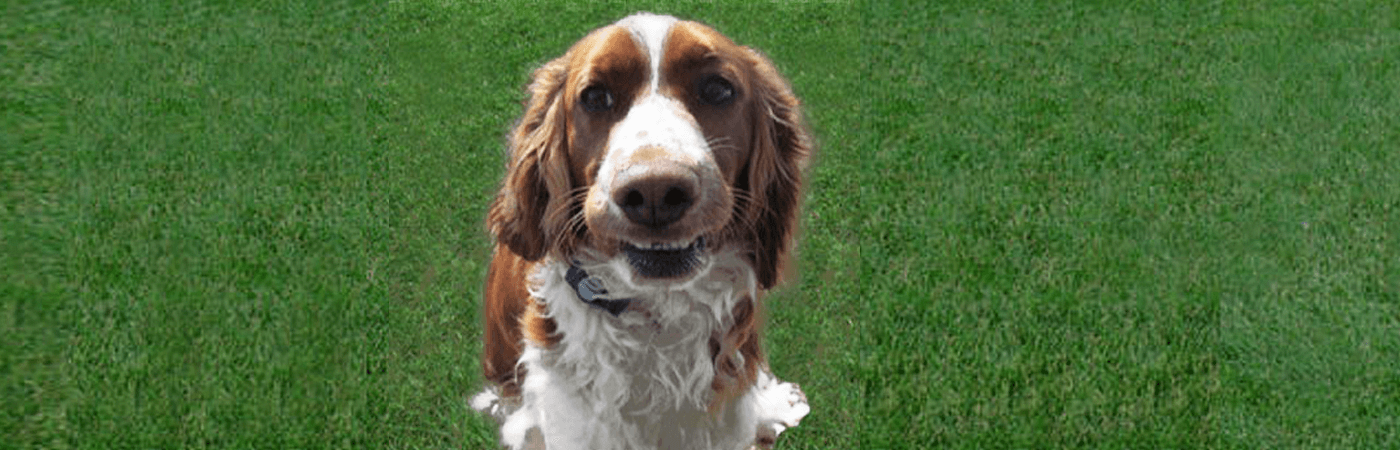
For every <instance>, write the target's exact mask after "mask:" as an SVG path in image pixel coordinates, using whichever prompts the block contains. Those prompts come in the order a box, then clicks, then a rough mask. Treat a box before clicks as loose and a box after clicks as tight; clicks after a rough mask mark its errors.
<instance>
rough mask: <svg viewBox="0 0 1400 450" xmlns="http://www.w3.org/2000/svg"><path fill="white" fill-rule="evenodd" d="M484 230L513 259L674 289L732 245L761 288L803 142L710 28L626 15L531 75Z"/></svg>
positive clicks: (788, 213)
mask: <svg viewBox="0 0 1400 450" xmlns="http://www.w3.org/2000/svg"><path fill="white" fill-rule="evenodd" d="M530 91H531V92H530V93H531V96H530V99H529V100H528V101H527V102H526V114H525V116H524V117H522V119H521V122H520V123H519V124H518V125H517V127H516V130H515V132H514V133H513V136H512V155H511V163H510V165H509V166H508V167H509V174H508V175H507V178H506V182H505V186H504V188H503V189H502V192H501V195H500V196H498V198H497V199H496V202H495V203H494V204H493V206H492V210H491V213H490V218H489V222H490V225H491V228H492V231H493V232H494V233H495V234H496V235H497V237H498V239H500V240H501V241H502V242H503V243H505V244H506V245H508V246H509V247H510V248H511V249H512V250H513V251H515V252H516V253H518V254H520V255H521V256H523V257H525V258H526V259H535V258H539V257H541V256H543V255H544V254H547V253H548V254H553V255H554V256H555V257H556V258H561V259H567V260H589V262H591V263H595V264H608V265H611V266H614V267H616V268H618V270H616V272H619V274H620V275H621V276H622V277H623V278H624V279H625V280H626V281H628V282H629V284H632V285H633V286H647V285H674V284H683V283H684V282H685V281H687V280H689V279H691V278H693V277H695V276H697V275H698V274H701V273H703V272H704V270H705V268H706V267H707V266H708V264H709V258H711V256H712V255H713V254H715V252H716V251H718V250H719V249H721V248H725V247H727V246H737V248H739V249H741V253H743V254H744V256H745V257H747V258H748V259H749V261H750V262H751V263H752V264H753V265H754V269H755V272H756V273H757V274H758V278H759V282H760V284H761V285H763V286H764V287H769V286H771V285H772V284H773V283H774V282H775V281H776V278H777V275H778V273H779V272H780V268H779V265H780V264H781V261H782V259H783V257H784V255H785V253H786V248H787V244H788V242H787V241H788V240H789V239H790V236H789V235H790V233H791V230H792V228H793V227H794V224H793V222H794V220H795V213H796V206H797V201H798V197H799V192H798V191H799V186H800V173H801V168H802V166H803V165H804V164H805V159H806V156H807V154H808V147H809V145H810V144H809V138H808V137H807V134H806V132H805V130H803V128H802V126H801V117H800V113H799V112H798V103H797V100H796V98H795V97H793V96H792V94H791V91H790V89H789V88H788V86H787V83H786V82H785V81H784V80H782V79H781V78H780V77H779V76H778V75H777V73H776V71H775V70H774V69H773V67H772V65H771V64H770V63H769V62H768V61H767V60H766V59H764V58H763V57H762V56H761V55H759V54H758V53H757V52H755V51H753V50H751V49H748V48H745V47H741V46H739V45H736V44H735V43H734V42H732V41H731V40H730V39H728V38H726V37H724V36H723V35H721V34H719V33H718V32H716V31H715V30H713V29H711V28H709V27H706V26H704V25H701V24H698V23H695V22H686V21H677V20H675V19H673V18H670V17H663V16H653V15H638V16H632V17H629V18H627V19H624V20H623V21H620V22H618V23H616V24H613V25H610V26H607V27H603V28H600V29H598V30H595V31H594V32H592V33H591V34H589V35H588V36H587V37H585V38H584V39H582V40H580V41H579V42H578V43H577V44H575V45H574V46H573V47H572V48H570V49H569V51H568V52H567V53H566V54H565V55H564V56H562V57H560V58H558V59H556V60H554V61H551V62H550V63H548V64H546V65H545V66H544V67H542V68H541V69H539V70H538V71H536V73H535V78H534V81H533V82H532V84H531V87H530Z"/></svg>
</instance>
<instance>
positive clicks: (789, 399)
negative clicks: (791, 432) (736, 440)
mask: <svg viewBox="0 0 1400 450" xmlns="http://www.w3.org/2000/svg"><path fill="white" fill-rule="evenodd" d="M756 381H757V382H756V383H754V386H753V392H752V393H753V398H754V408H755V409H756V411H755V412H756V414H755V416H756V417H757V419H758V430H757V431H756V435H755V436H754V447H753V448H758V449H765V450H766V449H771V448H773V444H775V443H777V442H778V434H779V433H782V432H783V430H786V429H788V428H790V427H795V426H797V424H798V422H801V421H802V418H803V417H806V416H807V413H808V412H811V410H812V408H811V407H810V406H808V405H807V395H806V394H803V393H802V389H801V388H800V387H798V386H797V384H796V383H789V382H786V381H782V380H779V379H778V378H777V377H774V376H773V373H772V372H770V371H769V370H768V368H767V367H764V368H762V370H759V372H758V380H756Z"/></svg>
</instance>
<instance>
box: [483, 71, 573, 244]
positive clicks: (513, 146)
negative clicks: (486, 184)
mask: <svg viewBox="0 0 1400 450" xmlns="http://www.w3.org/2000/svg"><path fill="white" fill-rule="evenodd" d="M567 66H568V64H567V56H566V57H560V58H558V59H555V60H553V61H550V62H549V63H547V64H545V65H544V66H543V67H540V68H539V69H536V70H535V72H534V78H533V81H531V82H530V86H529V88H527V91H528V93H529V95H530V97H529V98H528V99H526V100H525V114H524V115H523V116H521V118H520V121H519V122H518V123H516V124H515V128H514V130H512V131H511V134H510V144H509V147H510V148H509V152H510V154H509V155H507V158H508V159H509V161H508V162H507V163H506V177H505V180H504V181H503V182H502V183H501V190H500V192H499V193H497V194H496V199H495V201H493V202H492V203H491V209H490V211H488V212H487V215H486V223H487V228H488V229H490V230H491V234H493V235H495V236H496V241H497V242H499V243H501V244H504V245H505V246H506V247H509V248H510V250H511V251H513V252H515V253H516V254H518V255H520V256H521V257H522V258H525V259H526V260H529V261H534V260H537V259H539V258H540V257H542V256H544V254H545V252H546V251H548V250H549V249H550V248H551V247H552V246H553V245H554V240H553V237H551V236H552V235H554V234H555V233H550V232H548V231H547V230H546V226H547V224H546V221H545V217H546V213H548V211H549V208H550V202H551V201H558V200H559V199H558V198H557V197H558V196H557V195H551V192H566V191H560V190H558V189H560V186H559V185H563V189H567V184H568V176H569V175H568V170H566V169H565V168H564V162H563V160H562V158H563V157H564V156H563V155H564V151H565V149H564V148H563V147H564V145H565V143H564V142H565V140H564V122H563V112H562V111H561V109H562V108H563V104H562V101H561V100H562V99H561V97H562V95H561V92H562V91H563V89H564V81H565V76H566V74H567V70H566V69H567Z"/></svg>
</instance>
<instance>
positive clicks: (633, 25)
mask: <svg viewBox="0 0 1400 450" xmlns="http://www.w3.org/2000/svg"><path fill="white" fill-rule="evenodd" d="M677 20H678V19H676V18H675V17H671V16H660V15H656V14H652V13H637V14H633V15H631V16H627V17H626V18H623V19H622V20H619V21H617V25H618V26H621V27H623V28H626V29H627V30H628V31H631V32H632V38H633V39H636V40H637V43H638V44H639V45H641V46H642V47H644V48H646V52H647V60H648V61H650V62H651V86H650V89H648V90H647V91H648V92H651V93H655V92H656V90H657V86H659V85H660V84H661V52H662V51H663V50H664V47H663V46H664V45H665V43H666V35H668V34H670V32H671V26H672V25H675V24H676V22H677Z"/></svg>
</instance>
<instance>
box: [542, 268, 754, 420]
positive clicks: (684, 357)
mask: <svg viewBox="0 0 1400 450" xmlns="http://www.w3.org/2000/svg"><path fill="white" fill-rule="evenodd" d="M711 262H712V263H711V264H709V265H708V266H707V267H706V268H705V271H704V272H703V273H701V274H699V275H698V276H697V277H696V279H695V280H691V281H690V282H687V283H685V284H684V285H681V288H679V289H677V288H669V289H667V288H660V289H637V288H635V287H633V286H631V285H630V284H628V283H626V282H625V281H624V280H623V279H620V278H619V277H618V276H617V274H616V273H615V272H614V268H615V267H617V266H616V265H611V264H591V265H589V264H585V265H584V266H583V267H577V266H575V265H573V264H569V263H564V262H560V261H552V262H547V263H545V264H542V265H540V267H539V270H538V271H537V272H536V273H535V274H534V276H533V277H532V286H533V287H532V292H531V293H532V295H533V296H534V297H535V298H537V299H539V300H540V301H541V302H542V303H544V306H545V307H546V310H547V311H548V315H549V317H550V318H552V319H553V320H554V322H555V323H556V324H557V326H558V328H557V332H558V333H560V335H561V338H560V340H559V342H558V344H556V345H555V346H554V347H552V348H548V349H543V350H544V351H543V352H542V354H541V363H544V364H547V365H550V366H552V367H554V368H555V370H554V371H555V372H556V375H561V376H568V377H570V378H574V380H571V381H572V382H573V383H574V385H577V386H590V387H591V389H589V391H590V392H587V393H585V395H587V396H590V397H594V398H595V401H598V402H602V403H605V404H610V405H612V406H614V407H615V410H617V411H620V412H628V411H631V412H635V413H637V414H654V413H657V412H659V411H666V410H670V411H677V410H694V409H704V408H705V407H706V405H707V404H708V402H709V401H710V398H711V391H712V389H711V383H712V382H713V381H714V377H715V370H714V365H713V358H714V355H712V354H711V352H712V350H711V345H710V343H711V341H712V340H713V339H719V338H722V336H723V335H724V333H726V332H727V331H728V330H729V329H730V328H732V327H733V326H734V322H735V319H734V317H733V311H734V308H735V305H736V304H737V303H738V302H739V301H741V299H744V298H753V296H754V295H755V294H756V292H755V289H756V288H757V281H756V278H755V276H754V273H753V270H752V269H751V268H750V267H749V265H748V263H747V262H746V261H745V260H744V259H743V258H742V257H740V256H738V255H735V254H719V255H715V256H714V257H713V258H712V261H711ZM571 272H573V273H572V274H571ZM584 274H586V275H584ZM581 275H582V277H581ZM585 280H587V281H585ZM582 283H587V284H586V285H585V289H588V295H589V297H590V298H589V299H582V297H581V295H580V292H579V289H578V288H577V287H576V286H578V285H579V284H582ZM595 283H596V284H595ZM600 291H602V292H600ZM620 299H626V303H625V304H624V308H625V309H619V310H618V312H617V313H616V314H614V313H613V312H612V311H611V310H608V309H606V307H605V306H602V305H598V304H597V302H598V301H599V300H602V301H606V302H619V301H620ZM581 300H592V301H591V302H589V301H581ZM610 304H612V305H616V304H618V303H610Z"/></svg>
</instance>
